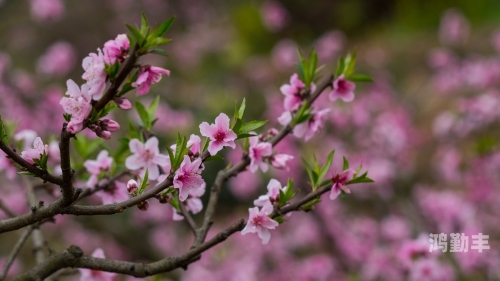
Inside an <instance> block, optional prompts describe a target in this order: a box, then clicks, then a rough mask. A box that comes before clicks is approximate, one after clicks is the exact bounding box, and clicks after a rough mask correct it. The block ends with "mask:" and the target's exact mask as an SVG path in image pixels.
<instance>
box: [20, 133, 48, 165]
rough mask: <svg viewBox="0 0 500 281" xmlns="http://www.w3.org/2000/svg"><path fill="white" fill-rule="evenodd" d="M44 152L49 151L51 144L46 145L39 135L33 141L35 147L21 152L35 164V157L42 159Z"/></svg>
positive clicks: (23, 156) (25, 158)
mask: <svg viewBox="0 0 500 281" xmlns="http://www.w3.org/2000/svg"><path fill="white" fill-rule="evenodd" d="M43 153H45V154H48V153H49V146H48V145H47V144H45V145H44V144H43V142H42V139H41V138H40V137H37V138H36V139H35V141H34V142H33V148H29V149H28V150H25V151H23V152H21V157H22V158H23V159H24V160H26V161H28V163H30V164H34V163H35V162H34V161H33V159H40V158H41V156H42V154H43Z"/></svg>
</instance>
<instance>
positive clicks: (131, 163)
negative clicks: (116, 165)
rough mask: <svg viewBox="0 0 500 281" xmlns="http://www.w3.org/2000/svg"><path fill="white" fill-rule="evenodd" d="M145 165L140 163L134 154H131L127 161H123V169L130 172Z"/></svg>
mask: <svg viewBox="0 0 500 281" xmlns="http://www.w3.org/2000/svg"><path fill="white" fill-rule="evenodd" d="M145 164H146V163H144V162H143V161H141V160H140V159H139V158H138V157H137V155H135V154H132V155H130V156H129V157H127V159H125V167H127V169H130V170H138V169H140V168H142V167H144V165H145Z"/></svg>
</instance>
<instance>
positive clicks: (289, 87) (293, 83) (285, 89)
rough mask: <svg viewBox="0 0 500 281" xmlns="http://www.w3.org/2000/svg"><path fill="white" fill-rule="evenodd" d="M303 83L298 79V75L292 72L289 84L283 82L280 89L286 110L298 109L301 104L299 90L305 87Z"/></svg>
mask: <svg viewBox="0 0 500 281" xmlns="http://www.w3.org/2000/svg"><path fill="white" fill-rule="evenodd" d="M305 87H306V86H305V84H304V82H302V81H301V80H300V79H299V75H298V74H297V73H294V74H293V75H292V76H291V77H290V84H285V85H283V86H281V87H280V91H281V93H282V94H283V95H285V101H284V104H283V106H284V108H285V110H288V111H293V110H297V109H299V107H300V105H301V104H302V100H303V98H302V96H301V92H302V90H304V89H305Z"/></svg>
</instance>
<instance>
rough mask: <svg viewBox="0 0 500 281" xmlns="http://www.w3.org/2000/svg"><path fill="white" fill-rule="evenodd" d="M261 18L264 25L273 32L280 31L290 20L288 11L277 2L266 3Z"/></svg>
mask: <svg viewBox="0 0 500 281" xmlns="http://www.w3.org/2000/svg"><path fill="white" fill-rule="evenodd" d="M261 16H262V21H263V23H264V25H265V26H266V27H267V29H269V30H270V31H272V32H277V31H280V30H281V29H283V28H284V27H285V26H286V25H287V24H288V22H289V20H290V15H289V14H288V11H287V10H286V9H285V7H283V5H282V4H281V3H280V2H277V1H267V2H265V3H264V4H263V5H262V8H261Z"/></svg>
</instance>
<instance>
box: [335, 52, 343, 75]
mask: <svg viewBox="0 0 500 281" xmlns="http://www.w3.org/2000/svg"><path fill="white" fill-rule="evenodd" d="M344 68H345V61H344V58H343V57H339V60H338V62H337V71H335V76H336V77H339V76H340V75H342V72H344Z"/></svg>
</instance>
